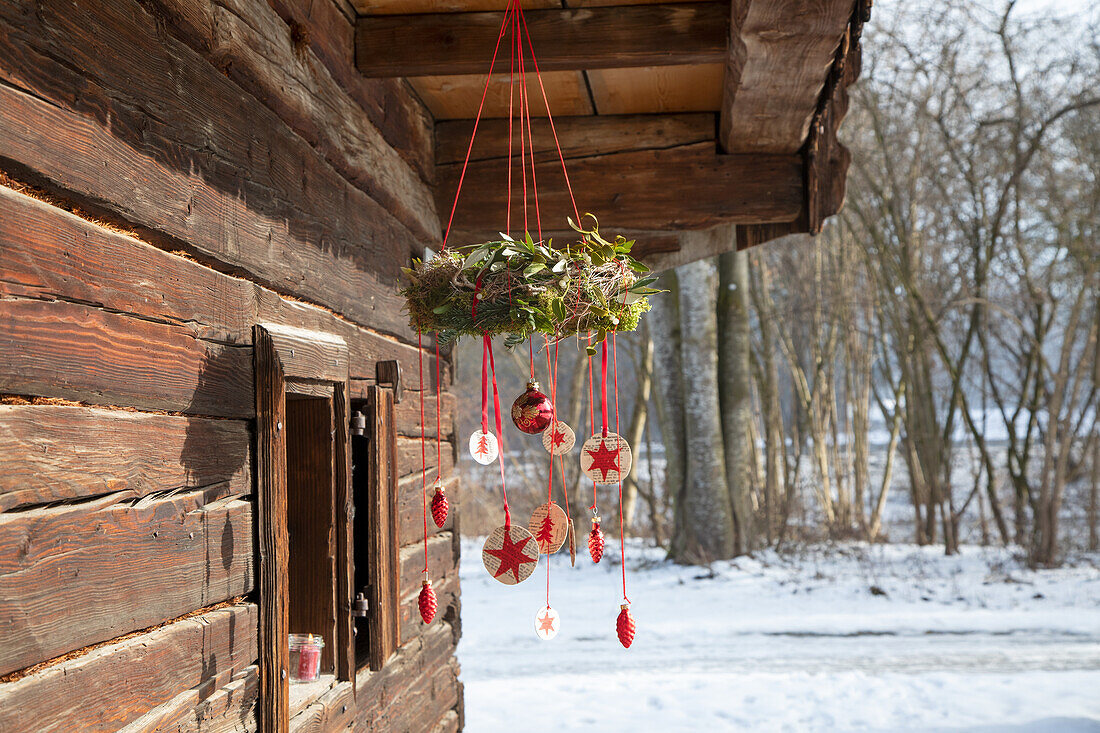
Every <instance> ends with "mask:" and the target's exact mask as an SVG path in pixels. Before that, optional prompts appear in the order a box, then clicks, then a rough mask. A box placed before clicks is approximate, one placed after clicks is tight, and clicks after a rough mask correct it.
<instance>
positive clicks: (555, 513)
mask: <svg viewBox="0 0 1100 733" xmlns="http://www.w3.org/2000/svg"><path fill="white" fill-rule="evenodd" d="M527 529H528V530H530V531H531V534H533V535H534V536H535V541H536V542H538V545H539V552H543V553H552V552H557V551H558V550H560V549H561V546H562V545H564V544H565V538H566V537H568V536H569V517H567V516H565V510H563V509H562V508H561V507H560V506H558V505H557V504H555V503H554V502H552V501H551V502H549V503H547V504H539V505H538V506H537V507H535V511H533V512H531V521H530V522H528V523H527Z"/></svg>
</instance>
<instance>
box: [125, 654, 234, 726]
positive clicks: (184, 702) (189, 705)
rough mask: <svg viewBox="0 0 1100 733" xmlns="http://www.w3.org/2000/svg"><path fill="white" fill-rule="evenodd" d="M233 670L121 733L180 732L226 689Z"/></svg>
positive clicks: (146, 715) (181, 694) (232, 675)
mask: <svg viewBox="0 0 1100 733" xmlns="http://www.w3.org/2000/svg"><path fill="white" fill-rule="evenodd" d="M234 676H235V675H234V673H233V670H228V669H227V670H223V671H221V672H218V674H216V675H214V676H213V677H209V678H207V679H205V680H203V682H202V683H201V684H200V685H198V686H197V687H192V688H190V689H187V690H184V691H183V692H181V693H179V694H178V695H176V696H175V697H173V698H172V699H171V700H169V701H168V702H166V703H163V704H162V705H158V706H157V707H155V708H153V709H152V710H150V711H149V712H147V713H145V714H144V715H142V716H141V717H140V718H137V719H136V720H132V721H130V722H129V723H128V724H127V725H126V727H124V728H122V729H120V730H119V733H150V732H151V731H167V730H172V729H176V730H178V729H179V728H180V727H182V725H183V724H184V722H185V721H186V720H187V719H188V718H189V717H192V716H193V715H194V710H195V708H196V707H197V706H198V705H199V704H200V703H201V702H202V701H203V700H205V699H206V698H208V697H210V696H211V695H212V694H213V693H214V692H215V691H217V690H219V689H221V688H222V687H224V686H225V685H226V684H227V683H229V682H230V681H231V679H232V678H233V677H234Z"/></svg>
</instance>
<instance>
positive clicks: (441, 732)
mask: <svg viewBox="0 0 1100 733" xmlns="http://www.w3.org/2000/svg"><path fill="white" fill-rule="evenodd" d="M460 730H462V724H461V723H460V722H459V719H458V713H457V712H455V711H454V710H448V711H447V712H445V713H444V714H443V717H442V718H440V719H439V722H437V723H436V724H435V727H434V728H432V733H458V731H460Z"/></svg>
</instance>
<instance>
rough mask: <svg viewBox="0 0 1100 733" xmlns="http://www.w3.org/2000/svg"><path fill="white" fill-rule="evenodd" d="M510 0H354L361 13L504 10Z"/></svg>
mask: <svg viewBox="0 0 1100 733" xmlns="http://www.w3.org/2000/svg"><path fill="white" fill-rule="evenodd" d="M508 2H509V0H352V4H353V5H354V6H355V9H356V10H357V11H358V12H359V14H360V15H408V14H409V13H462V12H473V11H489V10H499V11H503V10H504V9H505V8H507V7H508ZM522 5H523V9H524V10H533V9H537V8H560V7H561V0H523V2H522Z"/></svg>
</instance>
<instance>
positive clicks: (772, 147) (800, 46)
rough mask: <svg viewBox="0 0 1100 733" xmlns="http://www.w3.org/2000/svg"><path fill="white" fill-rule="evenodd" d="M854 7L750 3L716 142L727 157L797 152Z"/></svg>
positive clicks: (831, 1)
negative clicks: (741, 57) (738, 64)
mask: <svg viewBox="0 0 1100 733" xmlns="http://www.w3.org/2000/svg"><path fill="white" fill-rule="evenodd" d="M853 5H854V3H853V0H778V1H777V2H752V3H751V5H750V7H749V8H748V10H747V12H746V13H745V17H744V21H743V23H741V24H740V34H739V35H740V41H741V42H742V43H744V47H745V55H744V62H743V68H742V69H741V72H740V78H739V80H738V84H737V88H736V90H735V93H733V94H732V97H731V98H730V99H729V106H728V108H723V110H722V113H723V114H722V123H721V133H720V138H719V139H720V141H721V143H722V147H723V149H724V150H725V151H726V152H728V153H749V152H760V153H762V152H767V153H794V152H797V151H798V150H799V149H800V148H801V147H802V144H803V142H805V140H806V134H807V132H808V130H809V126H810V119H811V118H812V116H813V114H814V112H815V111H816V109H817V101H818V97H819V95H820V93H821V90H822V88H823V87H824V85H825V79H826V76H827V74H828V69H829V66H830V64H831V63H832V60H833V56H834V54H835V53H836V49H837V46H838V45H839V44H840V42H841V39H842V37H843V35H844V32H845V29H846V28H847V26H848V20H849V18H850V16H851V15H852V8H853ZM735 12H736V11H735Z"/></svg>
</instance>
